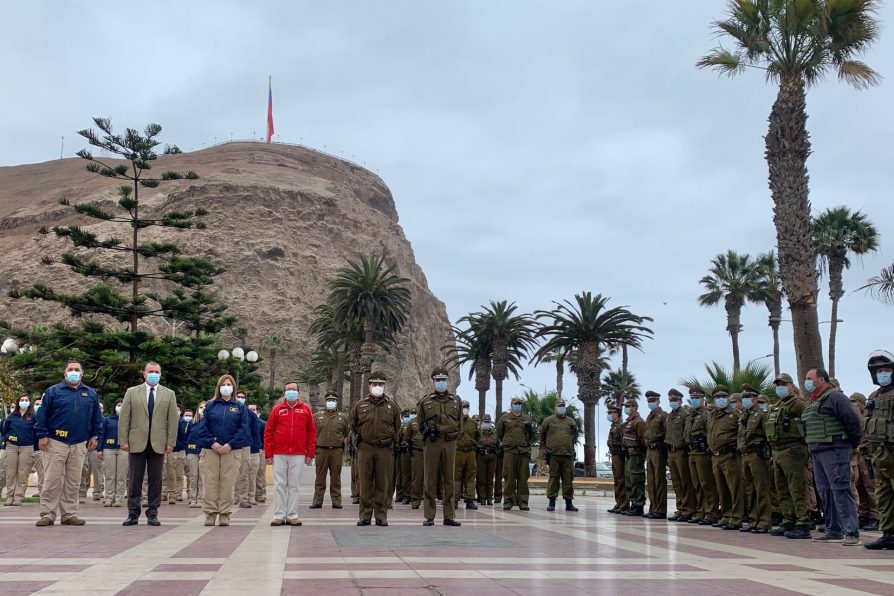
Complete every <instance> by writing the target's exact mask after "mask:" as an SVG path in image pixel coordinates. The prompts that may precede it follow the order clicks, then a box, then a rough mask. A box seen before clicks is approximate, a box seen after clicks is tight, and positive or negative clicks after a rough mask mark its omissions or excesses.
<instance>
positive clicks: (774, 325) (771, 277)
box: [757, 250, 783, 377]
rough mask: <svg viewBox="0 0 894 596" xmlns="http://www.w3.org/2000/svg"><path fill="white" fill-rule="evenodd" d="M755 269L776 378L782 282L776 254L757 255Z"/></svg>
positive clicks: (777, 371)
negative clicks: (756, 270) (771, 346)
mask: <svg viewBox="0 0 894 596" xmlns="http://www.w3.org/2000/svg"><path fill="white" fill-rule="evenodd" d="M757 267H758V271H759V280H760V281H759V283H760V290H759V294H760V297H761V299H762V300H763V301H764V306H766V307H767V311H768V312H769V313H770V322H769V325H770V329H772V330H773V374H775V375H776V376H777V377H778V376H779V373H780V366H779V326H780V325H781V324H782V296H783V291H782V280H781V279H779V269H778V268H777V267H776V253H775V252H773V251H772V250H771V251H770V252H768V253H765V254H762V255H758V257H757Z"/></svg>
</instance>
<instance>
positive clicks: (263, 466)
mask: <svg viewBox="0 0 894 596" xmlns="http://www.w3.org/2000/svg"><path fill="white" fill-rule="evenodd" d="M339 480H341V477H340V476H339ZM266 500H267V456H266V455H265V454H264V450H263V449H261V450H260V451H258V473H257V475H256V476H255V501H257V502H258V503H263V502H264V501H266Z"/></svg>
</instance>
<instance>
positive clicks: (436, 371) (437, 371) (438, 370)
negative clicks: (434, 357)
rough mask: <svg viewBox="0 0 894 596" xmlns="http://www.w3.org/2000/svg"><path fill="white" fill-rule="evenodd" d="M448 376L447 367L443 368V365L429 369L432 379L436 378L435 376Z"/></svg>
mask: <svg viewBox="0 0 894 596" xmlns="http://www.w3.org/2000/svg"><path fill="white" fill-rule="evenodd" d="M449 376H450V373H448V372H447V369H446V368H444V367H443V366H436V367H434V368H433V369H432V371H431V378H433V379H434V378H437V377H445V378H446V377H449Z"/></svg>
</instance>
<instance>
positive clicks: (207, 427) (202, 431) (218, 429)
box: [193, 397, 254, 449]
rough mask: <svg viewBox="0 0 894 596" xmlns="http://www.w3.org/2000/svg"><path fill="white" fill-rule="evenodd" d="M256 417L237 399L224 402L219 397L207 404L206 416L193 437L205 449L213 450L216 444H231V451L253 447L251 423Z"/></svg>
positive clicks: (196, 427)
mask: <svg viewBox="0 0 894 596" xmlns="http://www.w3.org/2000/svg"><path fill="white" fill-rule="evenodd" d="M249 416H254V414H252V413H251V412H249V411H248V408H246V407H245V406H244V405H242V404H240V403H239V402H238V401H236V400H235V399H231V400H228V401H224V400H222V399H220V398H219V397H217V398H214V399H213V400H212V401H210V402H207V403H206V404H205V414H204V415H203V416H202V419H201V420H200V421H199V423H198V424H197V425H196V426H195V430H194V431H193V436H194V438H195V439H196V442H197V443H198V444H199V445H200V446H201V447H203V448H205V449H211V446H212V445H214V443H215V442H217V443H220V444H221V445H226V444H227V443H229V444H230V448H231V449H242V448H243V447H248V446H250V445H251V421H250V419H249Z"/></svg>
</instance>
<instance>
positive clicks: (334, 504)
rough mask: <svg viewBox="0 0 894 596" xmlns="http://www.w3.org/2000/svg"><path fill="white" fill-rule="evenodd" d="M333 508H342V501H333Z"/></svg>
mask: <svg viewBox="0 0 894 596" xmlns="http://www.w3.org/2000/svg"><path fill="white" fill-rule="evenodd" d="M332 508H333V509H342V506H341V503H333V504H332Z"/></svg>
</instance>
